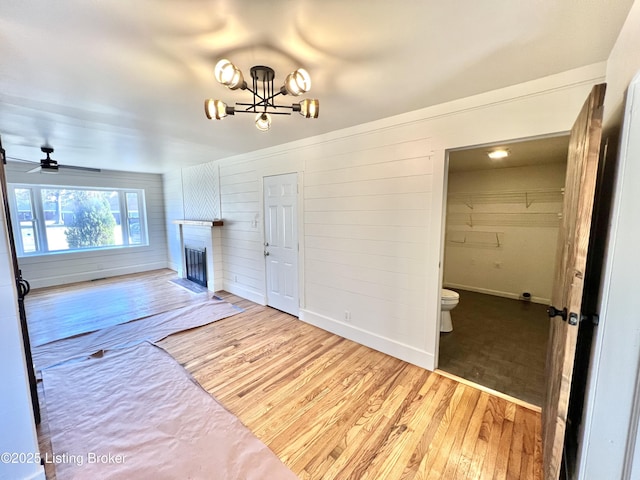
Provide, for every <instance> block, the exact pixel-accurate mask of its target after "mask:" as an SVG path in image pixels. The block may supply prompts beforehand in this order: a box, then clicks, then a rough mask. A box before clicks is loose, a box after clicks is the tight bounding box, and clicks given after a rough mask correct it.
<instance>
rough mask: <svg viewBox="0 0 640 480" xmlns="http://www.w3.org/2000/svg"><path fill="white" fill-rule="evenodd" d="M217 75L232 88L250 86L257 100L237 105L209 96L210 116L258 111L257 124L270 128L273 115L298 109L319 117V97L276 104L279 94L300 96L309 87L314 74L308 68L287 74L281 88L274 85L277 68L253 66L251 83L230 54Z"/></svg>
mask: <svg viewBox="0 0 640 480" xmlns="http://www.w3.org/2000/svg"><path fill="white" fill-rule="evenodd" d="M214 76H215V79H216V80H217V81H218V83H220V84H222V85H224V86H225V87H227V88H228V89H230V90H238V89H239V90H248V91H249V92H251V93H252V95H253V102H252V103H242V102H236V103H235V106H229V105H227V104H226V103H224V102H223V101H221V100H214V99H212V98H208V99H206V100H205V101H204V113H205V115H206V116H207V118H208V119H209V120H212V119H214V118H215V119H216V120H221V119H223V118H224V117H226V116H228V115H235V114H236V113H253V114H256V117H255V125H256V128H257V129H258V130H260V131H267V130H269V128H271V120H272V119H271V116H272V115H291V114H292V113H293V112H298V113H299V114H300V115H302V116H303V117H304V118H318V114H319V112H320V102H319V101H318V100H317V99H304V100H302V101H301V102H299V103H294V104H292V105H281V104H276V103H275V100H274V99H275V98H276V97H277V96H278V95H293V96H299V95H302V94H303V93H306V92H308V91H309V89H310V88H311V76H310V75H309V72H307V71H306V70H305V69H304V68H298V69H297V70H295V71H293V72H291V73H290V74H289V75H287V77H286V79H285V81H284V84H283V85H282V87H280V89H279V90H278V91H276V90H275V88H274V78H275V72H274V70H273V69H272V68H271V67H267V66H264V65H256V66H254V67H251V70H250V76H251V81H252V82H251V86H249V85H248V84H247V82H246V81H245V80H244V75H243V74H242V71H240V69H239V68H238V67H236V66H235V65H234V64H233V63H231V62H230V61H229V60H227V59H226V58H223V59H222V60H220V61H218V63H217V64H216V67H215V69H214Z"/></svg>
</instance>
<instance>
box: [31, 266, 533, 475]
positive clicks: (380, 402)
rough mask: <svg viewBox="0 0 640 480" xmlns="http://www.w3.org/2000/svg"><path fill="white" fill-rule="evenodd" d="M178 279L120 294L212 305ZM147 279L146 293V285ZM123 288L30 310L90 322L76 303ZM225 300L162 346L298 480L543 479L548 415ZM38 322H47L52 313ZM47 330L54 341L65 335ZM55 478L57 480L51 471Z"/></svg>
mask: <svg viewBox="0 0 640 480" xmlns="http://www.w3.org/2000/svg"><path fill="white" fill-rule="evenodd" d="M171 274H172V272H167V271H161V272H155V273H152V274H149V275H148V279H145V275H141V274H139V275H136V276H134V277H132V278H131V279H128V278H127V277H125V278H123V279H121V280H122V281H121V285H123V286H126V285H128V284H130V281H135V283H136V284H138V288H137V289H136V296H137V298H136V299H135V302H130V303H131V304H139V305H140V310H139V311H140V312H145V311H149V310H150V309H153V308H157V305H156V306H154V302H167V303H172V302H174V303H176V304H178V303H180V302H185V301H186V302H199V301H206V298H208V296H207V295H204V296H203V295H201V296H200V297H198V298H196V297H195V296H189V295H195V294H190V293H188V292H187V293H188V294H187V295H186V296H185V295H183V293H184V292H183V291H180V294H179V298H170V296H171V295H173V288H172V287H169V288H166V286H163V285H162V283H166V284H167V285H169V283H168V281H166V278H168V277H170V276H171ZM154 278H155V279H154ZM159 279H163V280H162V281H160V280H159ZM147 280H148V284H147V285H148V290H150V291H149V292H147V293H148V295H146V294H145V290H146V289H145V288H142V287H141V285H140V284H141V283H142V285H144V284H145V282H146V281H147ZM114 285H115V286H117V285H118V280H110V281H109V288H106V289H105V290H104V291H103V293H100V290H95V288H96V285H95V283H90V282H87V284H77V285H74V286H72V287H64V288H61V289H59V290H56V289H47V290H46V291H45V292H43V293H42V294H41V295H38V294H37V293H38V292H36V295H34V296H33V297H32V298H28V301H30V302H31V303H30V305H29V308H30V309H31V310H32V311H37V310H38V309H39V308H41V307H42V308H43V309H45V310H48V311H51V309H54V310H56V311H58V312H64V311H72V312H73V317H74V318H76V319H79V320H78V321H80V322H83V324H90V323H91V311H90V309H86V308H82V307H79V306H78V305H71V304H69V303H67V302H68V300H69V299H72V298H76V299H77V298H83V297H86V296H87V295H89V292H90V293H91V295H89V296H90V297H91V298H93V299H94V300H93V301H94V302H109V301H110V298H120V297H121V294H122V293H121V292H119V293H117V294H115V293H113V292H114V291H117V288H116V289H115V290H114V288H115V287H114ZM75 290H77V291H75ZM83 290H84V291H83ZM151 290H152V292H151ZM70 291H75V293H74V294H73V295H70V294H69V292H70ZM217 294H218V295H219V296H220V297H222V298H224V299H225V300H227V301H229V302H231V303H233V304H234V305H237V306H239V307H241V308H242V309H244V311H243V312H242V313H239V314H238V315H235V316H233V317H230V318H226V319H223V320H220V321H218V322H214V323H212V324H209V325H206V326H204V327H200V328H196V329H193V330H189V331H186V332H180V333H178V334H175V335H171V336H169V337H168V338H166V339H165V340H163V341H162V342H160V345H161V346H162V347H163V348H165V349H166V350H167V351H168V352H169V353H170V354H171V355H172V356H173V357H174V358H176V360H177V361H178V362H180V363H181V364H182V365H184V367H185V368H186V369H187V370H188V371H189V372H191V374H192V375H193V376H194V378H195V379H196V380H197V381H198V382H200V384H201V385H203V387H204V388H205V389H206V390H207V391H209V392H210V393H211V394H213V395H214V396H215V397H216V398H217V399H218V400H219V401H220V402H221V403H222V404H223V405H224V406H225V407H226V408H227V409H228V410H229V411H231V412H232V413H234V414H235V415H237V416H238V417H239V418H240V420H241V421H242V422H243V423H244V424H245V425H247V427H249V428H250V429H251V430H252V431H253V432H254V433H255V434H256V436H257V437H258V438H260V439H261V440H262V441H263V442H265V443H266V444H267V445H268V446H269V447H270V448H271V449H272V450H273V451H274V452H275V453H276V454H277V455H278V456H279V457H280V458H281V459H282V461H283V462H284V463H285V464H286V465H287V466H289V468H291V469H292V470H293V471H294V472H295V473H296V474H297V475H298V476H299V478H301V479H303V480H321V479H322V480H329V479H358V480H366V479H369V480H378V479H383V478H384V479H385V480H400V479H402V480H414V479H438V478H440V479H444V480H458V479H459V478H460V479H464V478H468V479H476V480H478V479H479V480H484V479H492V478H505V479H506V478H519V479H522V480H528V479H534V480H539V479H541V470H542V469H541V461H542V449H541V440H540V413H539V412H536V411H533V410H529V409H527V408H526V407H523V406H520V405H517V404H515V403H512V402H510V401H509V400H506V399H504V398H499V397H497V396H495V395H493V394H492V393H491V392H486V391H481V390H478V389H476V388H474V387H473V386H472V385H469V384H463V383H459V382H457V381H456V380H455V379H452V378H447V377H446V376H443V375H440V374H438V373H433V372H428V371H426V370H424V369H421V368H419V367H416V366H414V365H410V364H408V363H406V362H402V361H401V360H398V359H395V358H392V357H389V356H387V355H384V354H382V353H380V352H376V351H374V350H371V349H369V348H367V347H364V346H362V345H358V344H356V343H354V342H351V341H349V340H345V339H343V338H340V337H338V336H335V335H333V334H330V333H328V332H326V331H323V330H320V329H318V328H316V327H313V326H311V325H308V324H306V323H304V322H302V321H300V320H299V319H297V318H295V317H292V316H291V315H288V314H285V313H282V312H279V311H277V310H274V309H271V308H269V307H264V306H261V305H257V304H255V303H252V302H250V301H248V300H245V299H241V298H239V297H236V296H235V295H232V294H229V293H227V292H218V293H217ZM110 295H114V296H113V297H110ZM160 299H161V300H160ZM40 302H42V303H40ZM96 308H99V307H96ZM127 308H133V309H135V308H137V307H135V305H134V306H131V305H129V304H128V305H127ZM83 312H84V313H83ZM132 314H133V315H135V314H136V312H135V311H134V312H132ZM35 318H36V320H35V321H37V322H43V321H47V322H49V320H48V319H47V318H46V315H40V316H35ZM56 321H57V320H56ZM69 322H71V324H72V323H73V321H72V320H70V319H64V318H63V319H60V322H59V325H60V327H61V328H66V327H67V326H68V325H69V324H70V323H69ZM41 328H42V329H43V331H45V330H46V331H54V333H55V325H53V326H52V325H51V324H47V325H42V326H41ZM42 407H43V418H44V420H43V424H42V425H41V426H40V427H39V429H38V432H39V435H40V441H41V449H42V451H43V452H47V451H48V452H49V453H50V452H51V446H50V442H49V437H48V428H47V423H46V422H47V420H46V418H47V417H46V403H44V402H43V403H42ZM46 473H47V478H48V479H50V480H51V479H55V471H54V467H53V466H52V465H49V466H46ZM229 480H235V479H229Z"/></svg>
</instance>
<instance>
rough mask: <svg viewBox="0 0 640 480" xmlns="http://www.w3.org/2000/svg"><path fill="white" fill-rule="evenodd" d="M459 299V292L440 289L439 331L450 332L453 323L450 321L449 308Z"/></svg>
mask: <svg viewBox="0 0 640 480" xmlns="http://www.w3.org/2000/svg"><path fill="white" fill-rule="evenodd" d="M459 301H460V294H458V293H457V292H454V291H453V290H447V289H446V288H443V289H442V293H441V295H440V331H441V332H451V331H452V330H453V323H452V322H451V310H453V309H454V308H456V305H458V302H459Z"/></svg>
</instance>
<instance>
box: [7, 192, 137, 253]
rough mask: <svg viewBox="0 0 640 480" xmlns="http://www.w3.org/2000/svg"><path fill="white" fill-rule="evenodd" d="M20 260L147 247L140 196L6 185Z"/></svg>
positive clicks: (129, 193) (127, 193)
mask: <svg viewBox="0 0 640 480" xmlns="http://www.w3.org/2000/svg"><path fill="white" fill-rule="evenodd" d="M9 191H10V205H11V209H12V211H13V212H12V213H13V216H12V218H13V222H14V230H15V231H16V232H19V235H16V247H17V249H18V255H19V256H28V255H42V254H46V253H54V252H70V251H76V252H77V251H82V250H89V249H99V248H116V247H129V246H137V245H147V225H146V218H145V209H144V191H143V190H133V189H97V188H91V189H83V188H78V187H51V186H44V185H9Z"/></svg>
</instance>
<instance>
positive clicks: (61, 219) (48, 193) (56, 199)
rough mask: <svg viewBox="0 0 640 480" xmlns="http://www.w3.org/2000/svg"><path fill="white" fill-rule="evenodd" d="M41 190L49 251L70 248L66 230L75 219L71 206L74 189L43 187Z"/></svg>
mask: <svg viewBox="0 0 640 480" xmlns="http://www.w3.org/2000/svg"><path fill="white" fill-rule="evenodd" d="M40 192H41V197H42V211H43V213H44V225H45V235H46V237H47V246H48V248H49V251H59V250H68V249H69V244H68V242H67V237H66V235H65V233H64V232H65V230H66V229H67V225H68V224H69V222H71V221H72V220H73V211H72V210H71V206H70V203H71V198H72V196H73V193H72V192H73V191H71V190H64V189H57V188H55V189H54V188H43V189H42V190H41V191H40Z"/></svg>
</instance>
